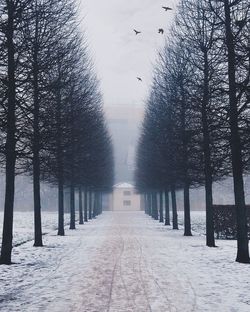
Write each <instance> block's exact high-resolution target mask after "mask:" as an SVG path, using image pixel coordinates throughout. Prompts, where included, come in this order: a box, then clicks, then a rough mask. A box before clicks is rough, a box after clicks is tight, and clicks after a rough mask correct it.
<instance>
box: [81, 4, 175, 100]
mask: <svg viewBox="0 0 250 312" xmlns="http://www.w3.org/2000/svg"><path fill="white" fill-rule="evenodd" d="M175 2H177V0H173V1H168V0H162V1H160V0H130V1H128V0H105V1H104V0H82V1H81V16H82V17H83V22H82V27H83V30H86V33H87V40H88V43H89V46H90V51H91V54H92V55H93V59H94V63H95V67H96V72H97V74H98V77H99V78H100V80H101V88H102V92H103V95H104V104H105V105H106V106H110V105H126V104H129V105H133V104H137V105H141V104H143V102H144V100H145V99H146V97H147V92H148V90H149V86H150V82H151V76H152V75H151V74H152V67H153V64H154V61H155V58H156V55H157V50H158V49H159V48H160V47H161V46H163V45H164V42H165V35H164V36H162V35H160V34H158V29H159V28H164V29H165V31H166V33H167V29H168V28H169V26H170V24H171V21H172V20H173V17H174V11H171V12H165V11H164V10H163V9H162V6H163V5H166V6H171V7H173V8H174V7H175V6H174V4H175ZM134 28H135V29H138V30H140V31H142V32H143V33H142V34H141V35H138V36H135V34H134V32H133V29H134ZM137 76H140V77H141V78H142V79H143V83H140V82H138V81H137V79H136V77H137Z"/></svg>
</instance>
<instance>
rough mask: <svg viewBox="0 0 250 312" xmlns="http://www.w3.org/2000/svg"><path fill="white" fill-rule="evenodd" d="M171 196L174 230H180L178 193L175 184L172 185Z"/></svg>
mask: <svg viewBox="0 0 250 312" xmlns="http://www.w3.org/2000/svg"><path fill="white" fill-rule="evenodd" d="M171 197H172V214H173V216H172V218H173V230H178V214H177V204H176V194H175V186H174V185H173V184H172V185H171Z"/></svg>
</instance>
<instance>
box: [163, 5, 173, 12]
mask: <svg viewBox="0 0 250 312" xmlns="http://www.w3.org/2000/svg"><path fill="white" fill-rule="evenodd" d="M162 8H163V9H164V10H165V11H171V10H173V9H172V8H170V7H165V6H163V7H162Z"/></svg>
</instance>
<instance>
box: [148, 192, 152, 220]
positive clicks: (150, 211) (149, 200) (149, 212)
mask: <svg viewBox="0 0 250 312" xmlns="http://www.w3.org/2000/svg"><path fill="white" fill-rule="evenodd" d="M148 215H149V216H150V217H152V193H148Z"/></svg>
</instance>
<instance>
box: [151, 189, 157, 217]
mask: <svg viewBox="0 0 250 312" xmlns="http://www.w3.org/2000/svg"><path fill="white" fill-rule="evenodd" d="M152 213H153V215H152V217H153V218H154V219H155V220H158V219H159V216H158V205H157V192H155V191H154V192H153V194H152Z"/></svg>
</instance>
